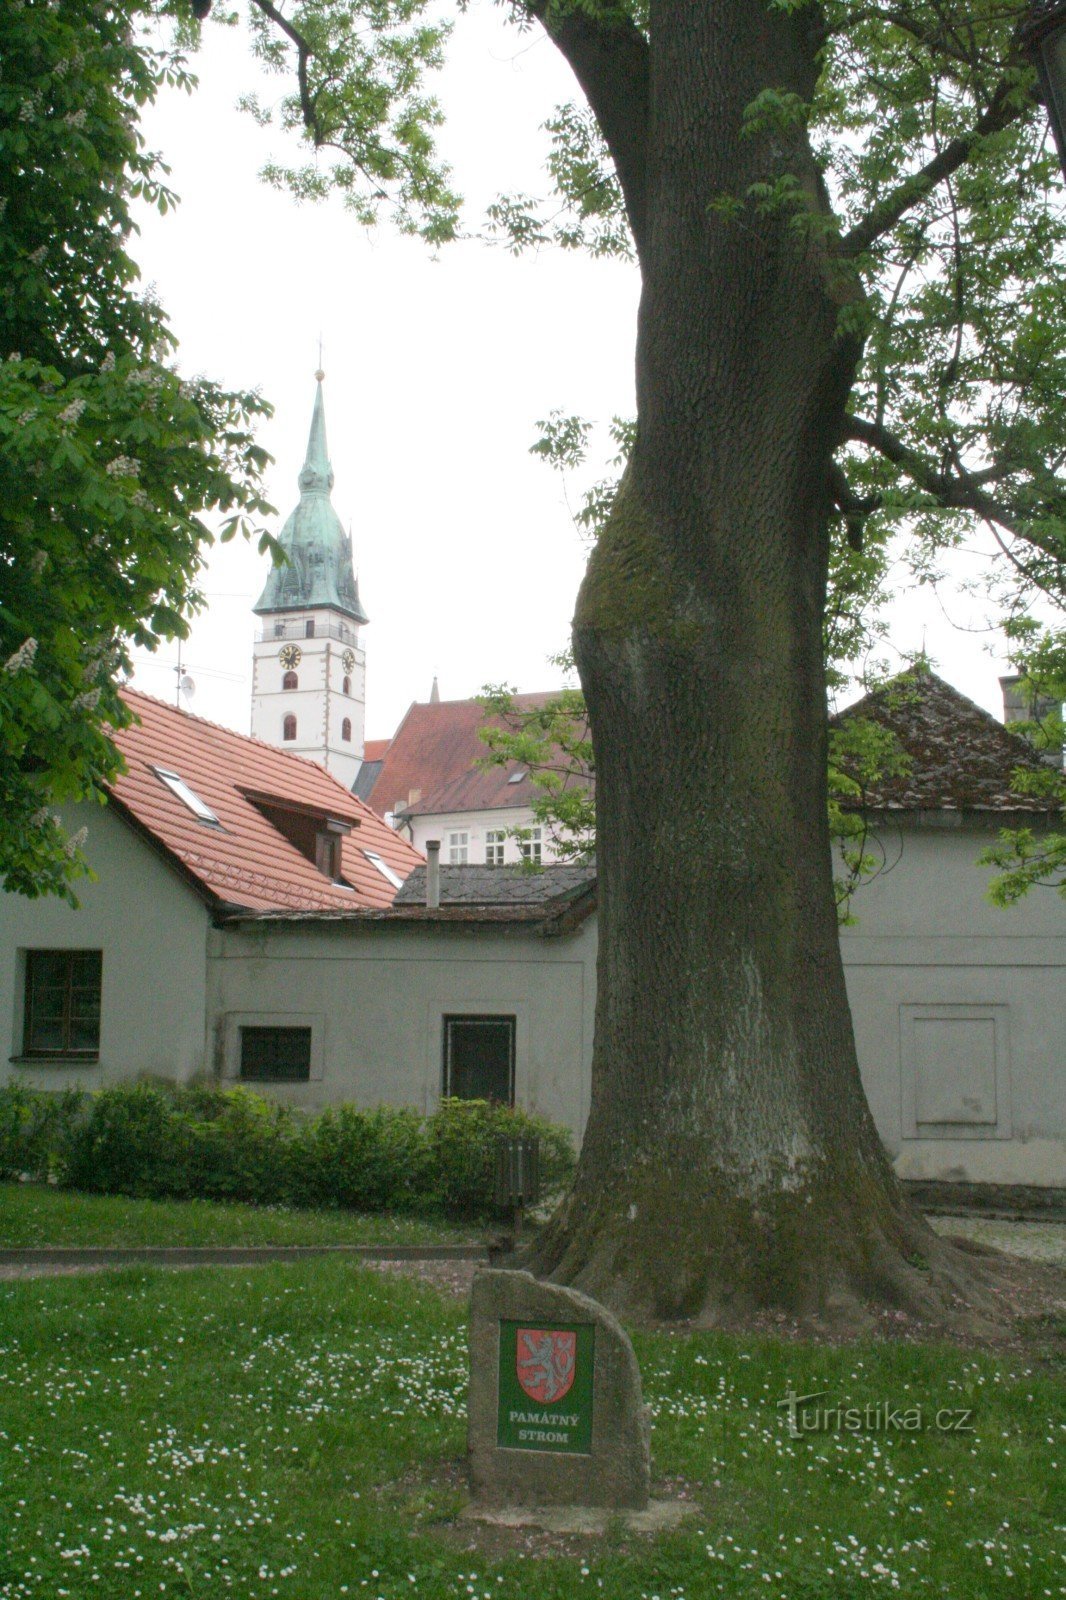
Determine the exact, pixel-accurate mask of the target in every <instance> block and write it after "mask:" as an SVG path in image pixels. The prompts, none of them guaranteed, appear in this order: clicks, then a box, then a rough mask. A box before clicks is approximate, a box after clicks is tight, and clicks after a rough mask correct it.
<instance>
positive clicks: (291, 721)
mask: <svg viewBox="0 0 1066 1600" xmlns="http://www.w3.org/2000/svg"><path fill="white" fill-rule="evenodd" d="M281 737H282V738H283V739H295V737H296V718H295V717H294V716H292V714H291V713H290V715H289V716H287V717H286V718H285V720H284V722H283V723H282V724H281Z"/></svg>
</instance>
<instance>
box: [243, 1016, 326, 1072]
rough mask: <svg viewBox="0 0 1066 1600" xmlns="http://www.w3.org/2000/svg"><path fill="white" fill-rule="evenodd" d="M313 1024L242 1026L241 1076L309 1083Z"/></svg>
mask: <svg viewBox="0 0 1066 1600" xmlns="http://www.w3.org/2000/svg"><path fill="white" fill-rule="evenodd" d="M310 1076H311V1029H310V1028H242V1029H241V1077H242V1078H243V1079H245V1081H246V1082H249V1083H306V1082H307V1081H308V1079H309V1078H310Z"/></svg>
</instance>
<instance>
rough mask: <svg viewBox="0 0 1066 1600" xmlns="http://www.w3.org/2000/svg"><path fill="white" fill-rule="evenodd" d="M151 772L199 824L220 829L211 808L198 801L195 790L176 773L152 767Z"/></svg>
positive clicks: (198, 797)
mask: <svg viewBox="0 0 1066 1600" xmlns="http://www.w3.org/2000/svg"><path fill="white" fill-rule="evenodd" d="M152 771H153V772H154V773H155V775H156V777H157V778H158V779H159V781H160V782H161V783H165V784H166V786H167V788H168V789H169V790H170V792H171V794H173V795H177V797H178V799H179V800H180V801H181V803H182V805H183V806H188V808H189V810H190V811H191V812H192V814H193V816H194V817H196V818H198V819H199V821H200V822H206V823H207V824H208V826H209V827H212V828H221V826H222V824H221V822H219V820H218V818H217V817H216V816H215V813H214V812H213V811H212V810H211V807H210V806H209V805H206V804H205V803H204V801H203V800H201V799H200V796H199V795H198V794H197V793H196V790H195V789H191V788H190V787H189V785H188V784H187V783H186V782H185V779H184V778H181V777H179V776H178V774H177V773H176V772H170V771H169V770H168V769H167V768H166V767H153V768H152Z"/></svg>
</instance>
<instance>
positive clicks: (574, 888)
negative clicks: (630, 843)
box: [393, 863, 596, 906]
mask: <svg viewBox="0 0 1066 1600" xmlns="http://www.w3.org/2000/svg"><path fill="white" fill-rule="evenodd" d="M595 882H596V868H595V867H593V866H585V867H576V866H557V867H544V868H543V869H542V870H541V871H540V872H528V871H526V870H525V869H524V868H523V867H482V866H473V865H467V866H452V865H451V864H450V863H445V864H442V866H441V869H440V903H441V905H442V906H545V905H548V904H549V903H550V902H551V901H553V900H557V899H563V898H565V897H567V896H575V897H576V896H577V895H579V894H580V893H581V891H582V890H583V889H586V888H589V887H591V886H592V885H593V884H594V883H595ZM425 903H426V869H425V867H416V868H415V869H414V871H413V872H412V873H411V874H410V876H409V877H408V878H407V880H406V882H405V883H404V886H403V888H402V889H400V890H398V891H397V894H396V898H395V900H394V901H393V905H394V906H406V905H423V906H424V905H425Z"/></svg>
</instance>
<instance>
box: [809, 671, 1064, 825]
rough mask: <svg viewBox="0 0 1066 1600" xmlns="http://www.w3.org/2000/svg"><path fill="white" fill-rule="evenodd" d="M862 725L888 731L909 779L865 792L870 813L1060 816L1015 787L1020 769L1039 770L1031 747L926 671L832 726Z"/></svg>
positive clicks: (907, 675) (880, 692)
mask: <svg viewBox="0 0 1066 1600" xmlns="http://www.w3.org/2000/svg"><path fill="white" fill-rule="evenodd" d="M860 718H861V719H865V720H868V721H871V722H877V723H880V724H881V726H882V727H884V728H888V729H890V730H891V732H892V733H894V734H895V736H896V738H897V740H898V741H899V744H900V746H901V748H902V750H903V753H904V755H905V757H906V759H907V764H908V765H907V771H906V772H904V773H901V774H899V775H898V776H889V777H885V778H883V779H882V780H881V781H880V782H879V783H877V784H874V785H872V786H871V787H870V788H869V789H868V790H867V792H866V794H865V796H864V802H865V804H866V806H867V807H868V808H869V809H871V810H873V811H880V810H884V811H926V810H928V811H974V812H980V811H993V812H1011V811H1016V812H1030V813H1040V812H1045V813H1046V812H1048V811H1053V810H1054V809H1055V807H1054V805H1053V803H1052V802H1050V801H1048V800H1046V799H1043V798H1035V797H1033V796H1030V795H1025V794H1019V793H1018V791H1017V790H1016V789H1014V788H1013V787H1012V784H1013V778H1014V774H1015V772H1016V771H1017V770H1018V769H1019V768H1025V769H1028V770H1030V771H1040V770H1042V763H1041V760H1040V758H1039V756H1037V755H1036V754H1035V753H1034V751H1033V748H1032V746H1031V745H1030V744H1028V743H1027V741H1026V740H1025V739H1023V738H1022V737H1021V735H1020V734H1017V733H1013V732H1012V731H1011V730H1010V729H1009V728H1005V727H1004V726H1003V724H1002V723H1001V722H997V721H996V719H995V717H992V716H989V714H988V712H987V711H983V710H982V709H981V707H980V706H977V705H975V704H974V702H973V701H972V700H970V699H968V698H967V696H966V695H964V694H960V692H959V691H958V689H955V688H953V687H952V685H951V684H950V683H945V682H944V680H943V678H938V677H937V675H936V673H935V672H930V671H929V669H928V668H927V667H919V668H913V669H911V670H910V671H908V672H904V673H901V674H900V675H899V676H898V677H897V678H893V679H892V681H891V682H890V683H888V684H886V685H885V686H884V687H883V688H881V689H877V690H875V691H874V692H873V693H872V694H868V695H866V696H865V697H864V698H863V699H862V700H859V701H858V702H857V703H856V704H855V705H852V706H848V707H847V709H846V710H845V711H842V712H839V713H838V714H837V715H836V716H835V717H833V718H832V719H831V724H836V725H838V726H839V725H840V724H842V723H847V722H849V721H851V720H852V719H860ZM861 803H863V802H860V801H856V802H855V804H861Z"/></svg>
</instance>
